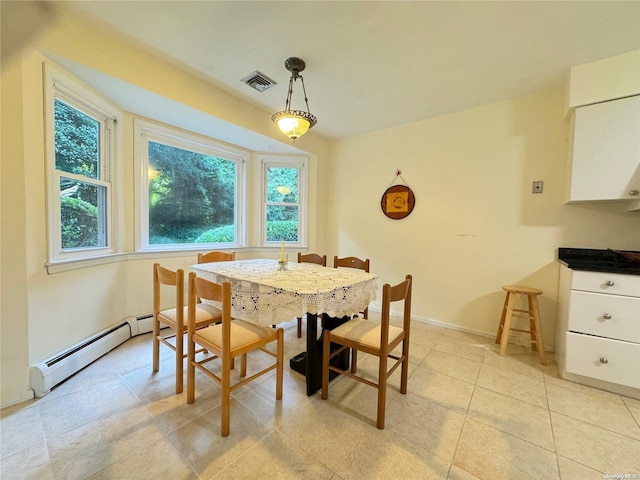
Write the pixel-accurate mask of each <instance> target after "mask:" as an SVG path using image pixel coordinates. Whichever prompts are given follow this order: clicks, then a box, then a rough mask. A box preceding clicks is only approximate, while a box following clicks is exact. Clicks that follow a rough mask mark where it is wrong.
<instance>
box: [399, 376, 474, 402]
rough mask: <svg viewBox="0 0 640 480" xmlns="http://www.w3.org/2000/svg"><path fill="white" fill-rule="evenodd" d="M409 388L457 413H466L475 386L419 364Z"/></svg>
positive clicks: (410, 378)
mask: <svg viewBox="0 0 640 480" xmlns="http://www.w3.org/2000/svg"><path fill="white" fill-rule="evenodd" d="M408 388H409V390H410V391H411V392H412V393H414V394H416V395H419V396H421V397H423V398H426V399H427V400H430V401H432V402H435V403H437V404H439V405H441V406H443V407H445V408H448V409H449V410H452V411H454V412H456V413H460V414H464V413H466V411H467V407H468V406H469V401H470V400H471V394H472V393H473V388H474V386H473V385H472V384H470V383H467V382H463V381H462V380H458V379H456V378H453V377H449V376H447V375H444V374H442V373H438V372H434V371H433V370H429V369H428V368H426V367H423V366H418V368H416V370H415V371H414V372H413V374H412V375H411V377H409V387H408Z"/></svg>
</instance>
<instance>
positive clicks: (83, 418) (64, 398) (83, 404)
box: [38, 380, 139, 436]
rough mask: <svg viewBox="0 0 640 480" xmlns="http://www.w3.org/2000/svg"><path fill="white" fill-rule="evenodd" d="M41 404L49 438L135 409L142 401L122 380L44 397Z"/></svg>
mask: <svg viewBox="0 0 640 480" xmlns="http://www.w3.org/2000/svg"><path fill="white" fill-rule="evenodd" d="M38 405H39V407H40V415H41V417H42V424H43V428H44V432H45V434H46V435H47V436H49V435H60V434H62V433H64V432H68V431H70V430H73V429H75V428H77V427H80V426H82V425H85V424H87V423H89V422H92V421H95V420H97V419H99V418H101V417H104V416H107V415H111V414H114V413H116V412H120V411H123V410H126V409H129V408H134V407H135V406H137V405H139V401H138V399H137V398H136V396H135V395H133V394H132V393H131V390H129V389H128V388H127V386H126V385H125V384H124V383H123V382H122V381H121V380H112V381H109V382H106V383H102V384H97V385H93V386H91V387H87V388H85V389H79V390H73V391H71V393H69V394H66V395H57V396H56V397H52V398H51V399H47V398H46V397H45V398H44V399H43V401H42V402H40V403H38Z"/></svg>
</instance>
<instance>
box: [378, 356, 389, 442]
mask: <svg viewBox="0 0 640 480" xmlns="http://www.w3.org/2000/svg"><path fill="white" fill-rule="evenodd" d="M386 403H387V355H386V353H385V355H383V356H382V357H381V358H380V362H379V366H378V414H377V420H376V427H378V428H379V429H380V430H383V429H384V412H385V408H386Z"/></svg>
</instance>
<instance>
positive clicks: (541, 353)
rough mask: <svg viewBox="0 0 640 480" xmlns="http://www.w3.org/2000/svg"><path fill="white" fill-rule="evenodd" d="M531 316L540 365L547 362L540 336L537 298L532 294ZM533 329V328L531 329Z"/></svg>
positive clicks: (540, 328)
mask: <svg viewBox="0 0 640 480" xmlns="http://www.w3.org/2000/svg"><path fill="white" fill-rule="evenodd" d="M531 303H532V310H533V318H534V320H533V321H534V324H535V330H536V345H537V346H538V356H539V357H540V363H541V364H542V365H546V364H547V358H546V356H545V353H544V340H543V338H542V326H541V324H540V308H539V306H538V298H537V297H536V296H534V297H533V298H532V299H531ZM532 331H533V330H532Z"/></svg>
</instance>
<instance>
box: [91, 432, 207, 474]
mask: <svg viewBox="0 0 640 480" xmlns="http://www.w3.org/2000/svg"><path fill="white" fill-rule="evenodd" d="M88 478H89V479H90V480H107V479H113V480H116V479H117V480H120V479H127V480H155V479H164V478H166V479H170V478H171V479H173V478H176V479H177V478H179V479H180V480H198V475H196V473H195V472H194V471H193V470H192V469H191V467H190V466H189V465H188V464H187V463H186V462H185V461H184V459H183V458H182V457H180V455H178V453H177V452H176V451H175V450H174V449H173V446H172V445H171V444H170V443H169V441H168V440H167V439H166V438H165V437H163V438H160V439H159V440H157V441H155V442H153V443H150V444H149V445H147V446H145V447H143V448H141V449H139V450H137V451H136V452H135V453H133V454H132V455H129V456H127V457H124V458H123V459H121V460H118V461H117V462H114V463H113V464H111V465H110V466H108V467H107V468H105V469H103V470H101V471H100V472H98V473H96V474H95V475H92V476H90V477H88Z"/></svg>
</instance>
